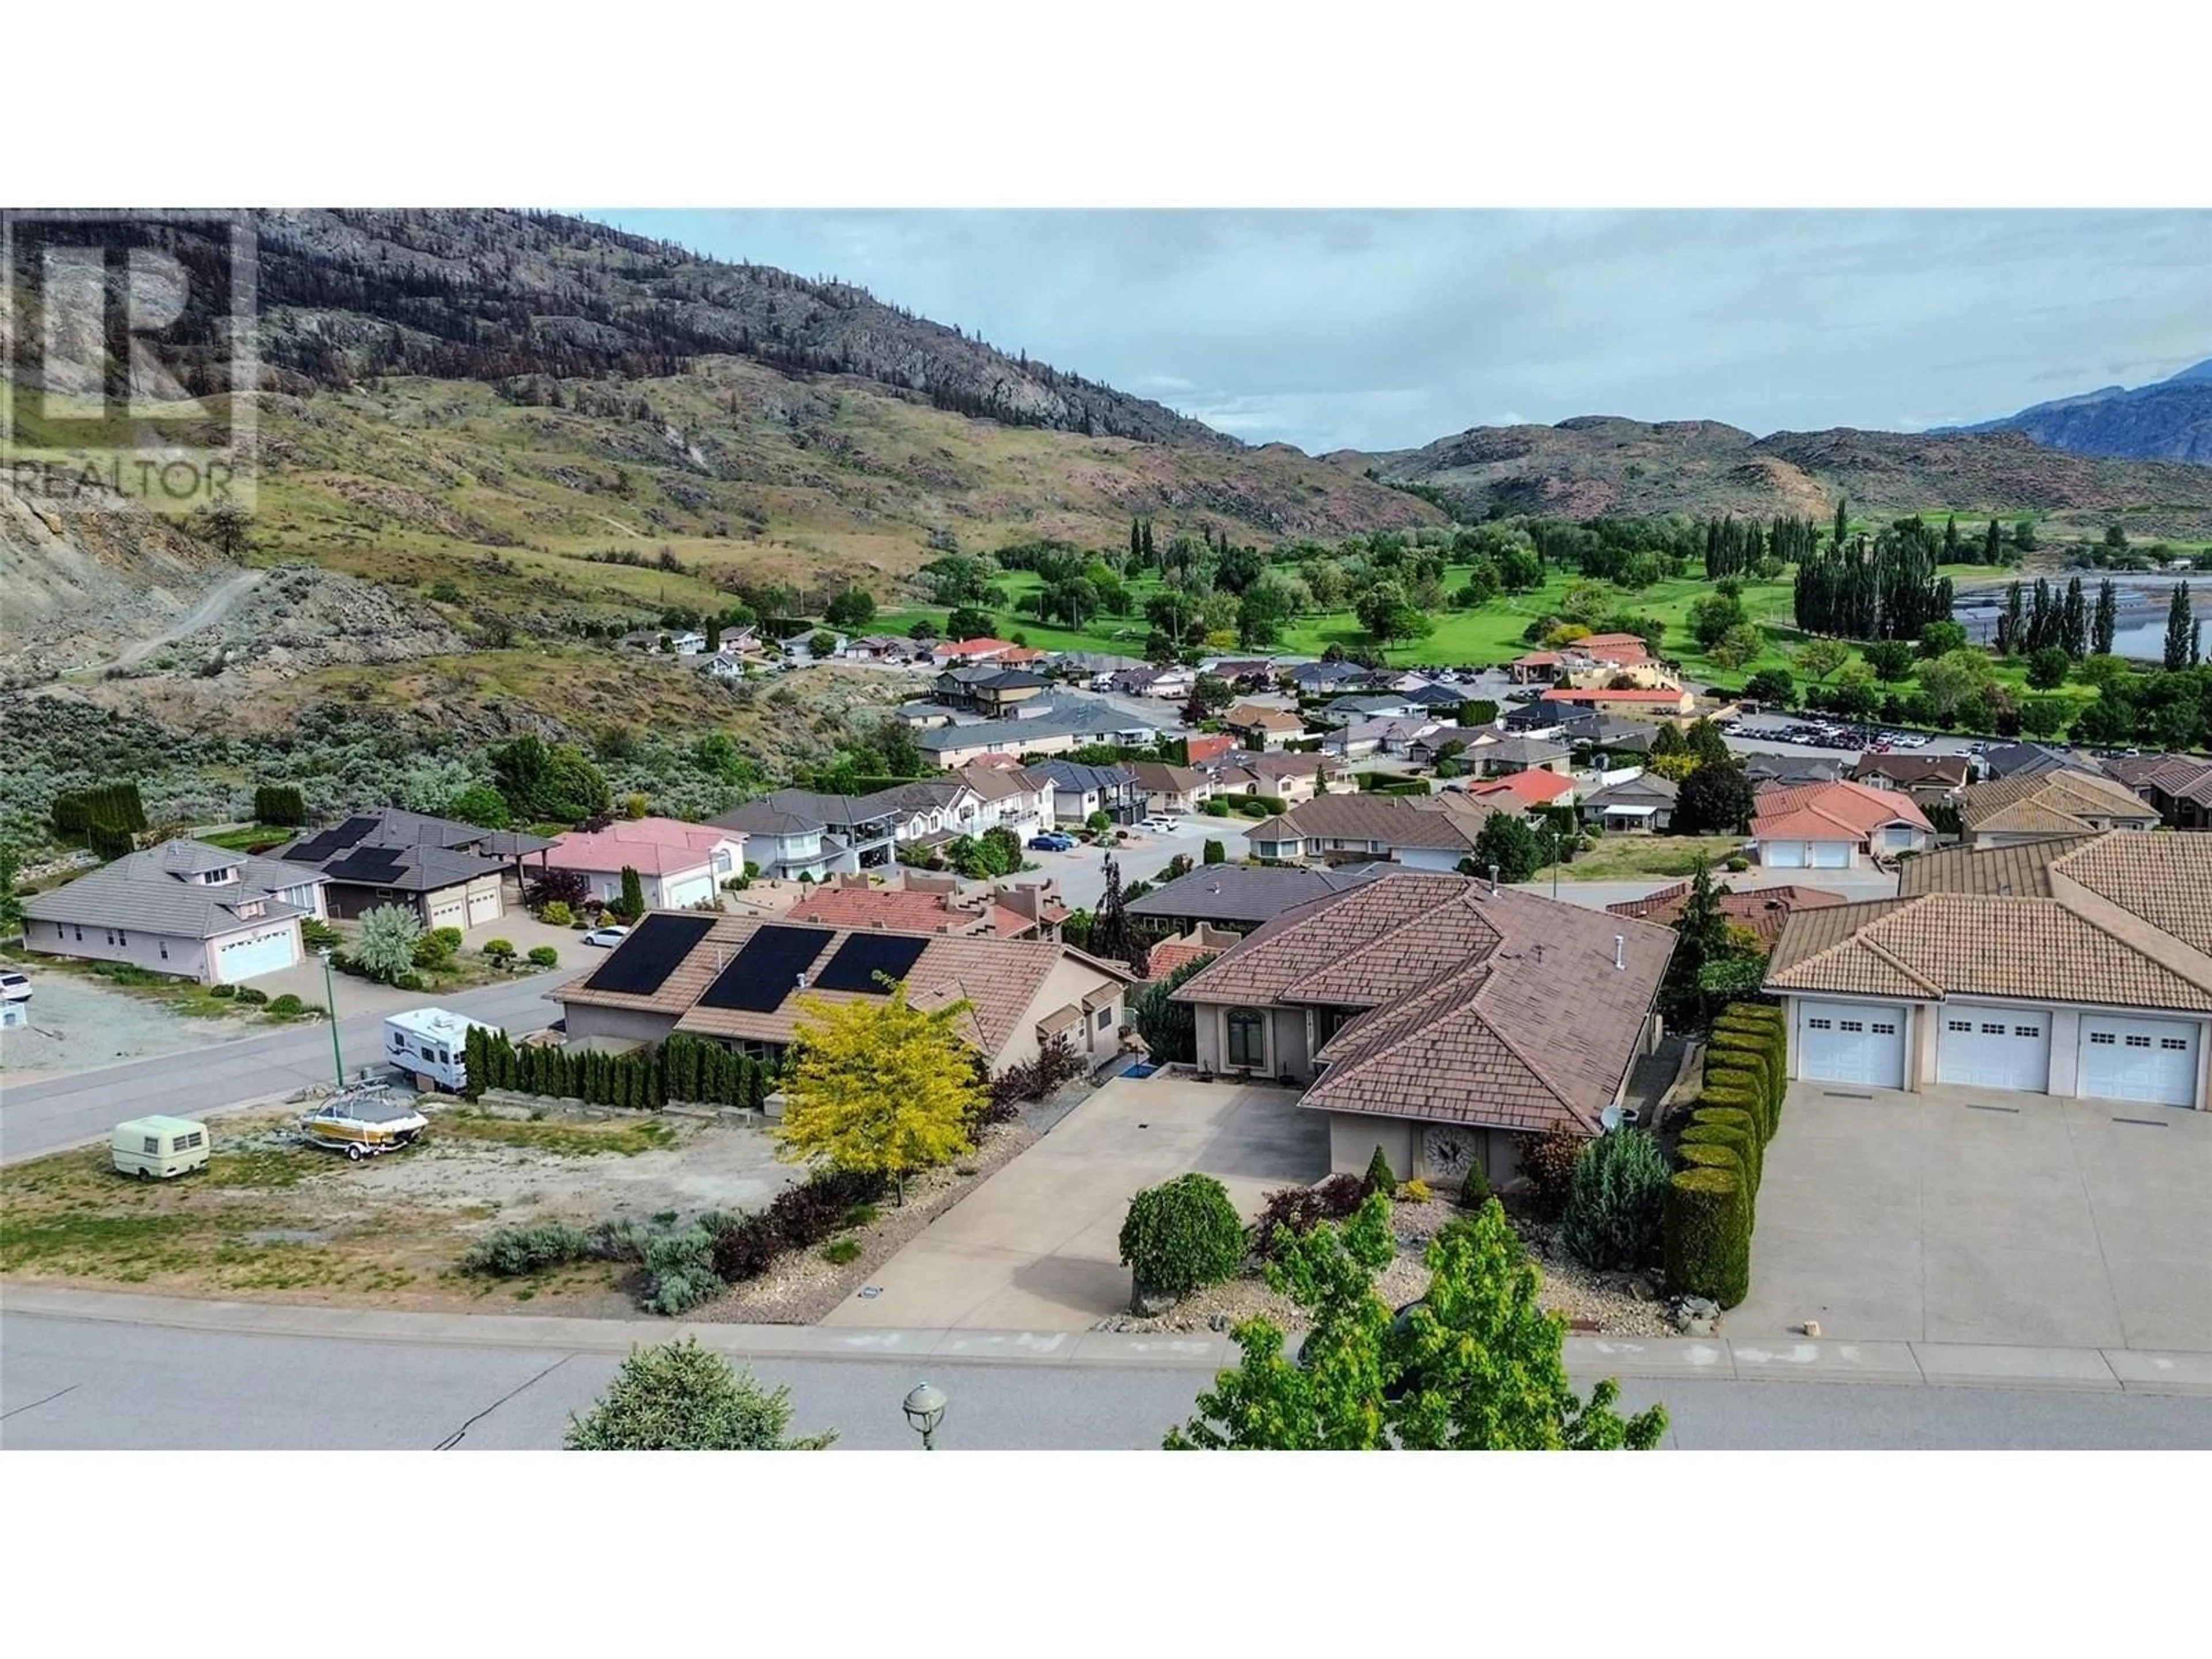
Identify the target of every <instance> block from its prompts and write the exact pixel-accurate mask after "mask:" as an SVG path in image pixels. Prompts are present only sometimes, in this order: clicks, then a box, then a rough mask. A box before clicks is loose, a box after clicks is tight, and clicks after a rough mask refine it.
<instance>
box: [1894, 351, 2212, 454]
mask: <svg viewBox="0 0 2212 1659" xmlns="http://www.w3.org/2000/svg"><path fill="white" fill-rule="evenodd" d="M1936 431H1938V432H1939V433H1951V432H1969V433H1971V432H2023V433H2026V434H2027V435H2028V436H2029V437H2031V438H2033V439H2034V440H2035V441H2036V442H2038V443H2039V444H2048V445H2049V446H2050V447H2051V448H2053V449H2064V450H2071V451H2073V452H2074V453H2076V454H2081V455H2112V456H2118V457H2124V458H2126V459H2135V460H2151V461H2193V462H2195V463H2197V464H2198V465H2207V466H2212V357H2208V358H2206V359H2205V360H2204V361H2203V362H2201V363H2197V364H2194V365H2192V366H2191V367H2190V368H2185V369H2183V370H2182V371H2181V372H2180V373H2179V374H2169V375H2167V376H2166V379H2164V380H2157V381H2154V382H2153V383H2151V384H2150V385H2148V386H2134V387H2129V386H2100V387H2099V388H2098V389H2097V390H2096V391H2094V392H2081V393H2080V394H2078V395H2077V396H2075V397H2071V398H2053V399H2052V400H2051V402H2049V403H2047V404H2034V405H2033V406H2032V407H2030V408H2027V409H2023V410H2021V411H2020V412H2019V413H2018V414H2017V415H2008V416H2005V417H2004V418H2003V419H2002V420H1996V421H1979V422H1975V423H1974V424H1973V425H1972V426H1960V427H1939V428H1936Z"/></svg>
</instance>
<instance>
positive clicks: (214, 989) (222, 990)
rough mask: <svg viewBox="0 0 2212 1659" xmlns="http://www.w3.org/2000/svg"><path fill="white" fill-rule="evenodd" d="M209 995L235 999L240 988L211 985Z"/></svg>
mask: <svg viewBox="0 0 2212 1659" xmlns="http://www.w3.org/2000/svg"><path fill="white" fill-rule="evenodd" d="M208 994H209V995H210V996H211V997H234V996H236V995H237V994H238V987H236V986H235V985H210V986H209V987H208Z"/></svg>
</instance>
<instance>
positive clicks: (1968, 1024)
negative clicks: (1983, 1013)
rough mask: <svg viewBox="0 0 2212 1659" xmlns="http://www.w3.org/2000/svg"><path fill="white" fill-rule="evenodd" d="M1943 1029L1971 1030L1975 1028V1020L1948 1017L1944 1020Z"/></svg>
mask: <svg viewBox="0 0 2212 1659" xmlns="http://www.w3.org/2000/svg"><path fill="white" fill-rule="evenodd" d="M1943 1029H1944V1030H1947V1031H1971V1030H1973V1029H1974V1022H1973V1021H1972V1020H1971V1019H1947V1020H1945V1021H1944V1022H1943Z"/></svg>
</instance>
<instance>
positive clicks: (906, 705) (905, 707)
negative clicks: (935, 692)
mask: <svg viewBox="0 0 2212 1659" xmlns="http://www.w3.org/2000/svg"><path fill="white" fill-rule="evenodd" d="M891 713H892V714H895V715H896V716H897V717H898V718H899V719H900V720H904V721H905V722H906V723H907V724H908V726H913V727H915V729H916V730H918V731H922V732H930V731H934V730H935V729H936V728H937V727H939V726H950V725H951V724H952V722H953V721H954V720H955V719H957V716H958V711H957V710H956V709H955V708H952V707H951V705H950V704H949V703H942V702H902V703H901V704H900V705H899V706H898V707H897V708H894V709H893V710H892V711H891Z"/></svg>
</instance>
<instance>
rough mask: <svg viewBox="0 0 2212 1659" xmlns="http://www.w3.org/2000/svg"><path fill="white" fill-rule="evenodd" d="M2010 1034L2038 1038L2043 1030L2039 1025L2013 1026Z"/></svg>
mask: <svg viewBox="0 0 2212 1659" xmlns="http://www.w3.org/2000/svg"><path fill="white" fill-rule="evenodd" d="M2012 1034H2013V1035H2014V1036H2021V1037H2039V1036H2042V1035H2043V1028H2042V1027H2041V1026H2040V1025H2015V1026H2014V1027H2013V1028H2012Z"/></svg>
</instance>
